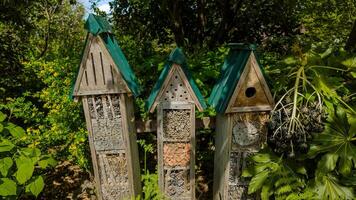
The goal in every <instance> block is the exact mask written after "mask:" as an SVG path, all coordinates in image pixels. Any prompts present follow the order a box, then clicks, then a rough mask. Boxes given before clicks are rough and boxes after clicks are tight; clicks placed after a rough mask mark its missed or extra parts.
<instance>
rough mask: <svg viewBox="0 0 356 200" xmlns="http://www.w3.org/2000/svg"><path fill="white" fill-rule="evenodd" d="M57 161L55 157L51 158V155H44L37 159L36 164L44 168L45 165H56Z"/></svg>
mask: <svg viewBox="0 0 356 200" xmlns="http://www.w3.org/2000/svg"><path fill="white" fill-rule="evenodd" d="M56 164H57V161H56V160H55V159H53V157H52V156H45V157H43V158H42V159H41V160H40V161H38V165H39V166H40V167H41V168H42V169H45V168H46V167H48V165H49V166H52V167H54V166H56Z"/></svg>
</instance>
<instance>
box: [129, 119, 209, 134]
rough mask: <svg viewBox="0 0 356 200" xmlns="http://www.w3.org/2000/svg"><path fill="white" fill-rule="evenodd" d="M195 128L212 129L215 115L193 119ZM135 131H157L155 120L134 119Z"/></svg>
mask: <svg viewBox="0 0 356 200" xmlns="http://www.w3.org/2000/svg"><path fill="white" fill-rule="evenodd" d="M195 128H196V129H214V128H215V117H203V118H201V119H195ZM136 130H137V133H152V132H156V131H157V121H156V120H153V119H149V120H145V121H143V120H141V119H139V120H136Z"/></svg>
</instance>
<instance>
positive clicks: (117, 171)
mask: <svg viewBox="0 0 356 200" xmlns="http://www.w3.org/2000/svg"><path fill="white" fill-rule="evenodd" d="M98 163H99V175H100V182H101V185H102V187H101V190H102V196H103V197H102V198H103V199H124V198H128V197H129V196H130V192H129V181H128V170H127V160H126V155H125V153H124V152H123V151H122V152H118V153H108V152H102V153H100V154H98Z"/></svg>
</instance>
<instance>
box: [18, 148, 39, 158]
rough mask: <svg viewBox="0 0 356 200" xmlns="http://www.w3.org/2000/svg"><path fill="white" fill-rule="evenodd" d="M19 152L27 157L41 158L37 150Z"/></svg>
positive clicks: (30, 149)
mask: <svg viewBox="0 0 356 200" xmlns="http://www.w3.org/2000/svg"><path fill="white" fill-rule="evenodd" d="M21 152H22V153H23V154H24V155H26V156H28V157H39V156H41V150H40V149H38V148H28V147H26V148H21Z"/></svg>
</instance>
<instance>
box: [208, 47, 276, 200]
mask: <svg viewBox="0 0 356 200" xmlns="http://www.w3.org/2000/svg"><path fill="white" fill-rule="evenodd" d="M254 50H255V47H254V46H253V45H245V44H231V45H230V52H229V54H228V56H227V58H226V59H225V62H224V65H223V67H222V71H221V77H220V79H219V80H218V82H217V83H216V84H215V86H214V88H213V90H212V93H211V96H210V98H209V104H210V105H212V106H213V107H214V108H215V110H216V111H217V117H216V136H215V156H214V189H213V198H214V199H216V200H217V199H219V200H221V199H224V200H232V199H234V200H239V199H255V198H256V197H255V196H251V195H248V194H247V188H248V181H247V180H245V179H244V178H243V177H241V173H242V171H243V170H244V169H245V168H246V167H247V166H248V165H249V163H248V162H247V157H249V156H250V155H251V154H254V153H255V152H257V151H258V150H259V149H260V147H261V145H262V144H263V143H264V142H265V141H266V137H267V136H266V135H267V127H266V122H267V120H268V115H269V111H271V110H272V108H273V104H274V103H273V99H272V95H271V92H270V90H269V88H268V86H267V83H266V80H265V78H264V75H263V69H262V68H261V66H260V65H259V64H258V62H257V60H256V57H255V53H254Z"/></svg>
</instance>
